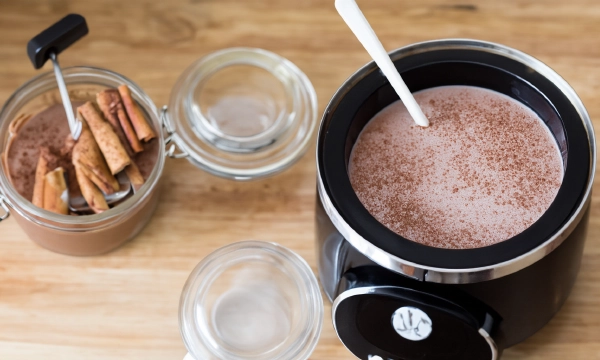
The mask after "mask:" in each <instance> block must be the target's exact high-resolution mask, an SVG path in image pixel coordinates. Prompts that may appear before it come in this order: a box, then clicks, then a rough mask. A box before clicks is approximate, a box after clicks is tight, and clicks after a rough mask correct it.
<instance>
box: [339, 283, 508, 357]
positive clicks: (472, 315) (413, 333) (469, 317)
mask: <svg viewBox="0 0 600 360" xmlns="http://www.w3.org/2000/svg"><path fill="white" fill-rule="evenodd" d="M359 283H360V282H358V281H357V282H355V284H359ZM462 300H463V301H459V299H457V298H452V300H450V299H447V298H444V297H442V296H441V294H432V293H429V292H425V291H419V290H416V289H412V288H408V287H401V286H386V285H384V286H363V287H355V288H351V289H349V290H346V291H344V292H342V293H341V294H340V295H339V296H338V297H337V298H336V299H335V301H334V303H333V308H332V317H333V324H334V327H335V330H336V332H337V334H338V337H339V338H340V340H341V341H342V342H343V343H344V345H345V346H346V347H347V348H348V350H350V351H351V352H352V353H353V354H354V355H355V356H356V357H358V358H359V359H362V360H421V359H445V360H465V359H469V360H497V359H498V358H499V356H500V353H501V349H499V347H498V346H497V344H496V342H495V341H494V339H493V337H492V336H490V334H493V333H494V331H493V330H494V328H495V325H494V324H496V323H497V322H498V321H500V320H499V319H498V316H497V315H495V313H494V312H493V310H491V309H487V310H486V308H484V307H479V306H476V305H477V304H476V301H475V299H462ZM471 300H472V301H471ZM434 326H435V331H433V329H434Z"/></svg>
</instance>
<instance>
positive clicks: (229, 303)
mask: <svg viewBox="0 0 600 360" xmlns="http://www.w3.org/2000/svg"><path fill="white" fill-rule="evenodd" d="M322 323H323V300H322V298H321V293H320V290H319V285H318V282H317V279H316V277H315V275H314V274H313V272H312V270H311V268H310V266H309V265H308V264H307V263H306V262H305V261H304V259H302V258H301V257H300V256H298V255H297V254H296V253H294V252H292V251H291V250H289V249H287V248H285V247H282V246H280V245H277V244H274V243H269V242H262V241H243V242H238V243H234V244H231V245H228V246H225V247H223V248H221V249H218V250H217V251H215V252H213V253H212V254H210V255H208V256H207V257H206V258H204V259H203V260H202V261H201V262H200V263H199V264H198V266H196V268H195V269H194V270H193V271H192V273H191V274H190V277H189V278H188V280H187V282H186V284H185V286H184V289H183V292H182V294H181V301H180V307H179V324H180V328H181V335H182V337H183V341H184V343H185V345H186V347H187V349H188V351H189V353H190V356H191V357H192V358H194V359H198V360H200V359H202V360H213V359H214V360H217V359H230V360H245V359H253V360H305V359H308V357H309V356H310V355H311V353H312V351H313V350H314V348H315V346H316V344H317V341H318V339H319V336H320V333H321V326H322ZM188 358H189V357H188Z"/></svg>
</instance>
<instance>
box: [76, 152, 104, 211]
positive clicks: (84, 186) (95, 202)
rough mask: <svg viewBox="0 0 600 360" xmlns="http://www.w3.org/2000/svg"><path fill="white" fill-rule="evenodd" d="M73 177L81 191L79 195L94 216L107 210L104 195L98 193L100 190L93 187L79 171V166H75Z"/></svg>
mask: <svg viewBox="0 0 600 360" xmlns="http://www.w3.org/2000/svg"><path fill="white" fill-rule="evenodd" d="M75 175H76V176H77V183H78V184H79V188H80V189H81V194H82V195H83V198H84V199H85V201H87V203H88V206H89V207H90V209H92V211H94V212H95V213H96V214H99V213H101V212H103V211H106V210H108V209H109V207H108V204H107V203H106V199H104V195H102V193H101V192H100V190H99V189H98V188H97V187H96V185H94V183H93V182H92V181H91V180H90V179H89V178H88V177H87V176H85V174H84V173H83V172H82V171H81V166H80V165H78V164H75Z"/></svg>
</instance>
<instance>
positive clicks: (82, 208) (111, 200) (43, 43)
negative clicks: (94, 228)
mask: <svg viewBox="0 0 600 360" xmlns="http://www.w3.org/2000/svg"><path fill="white" fill-rule="evenodd" d="M87 33H88V27H87V23H86V21H85V18H84V17H83V16H81V15H78V14H69V15H67V16H65V17H64V18H62V19H61V20H59V21H58V22H57V23H55V24H54V25H52V26H50V27H49V28H47V29H46V30H44V31H42V32H41V33H39V34H38V35H37V36H35V37H34V38H33V39H31V40H30V41H29V43H27V55H28V56H29V59H30V60H31V63H32V64H33V66H34V68H36V69H40V68H41V67H42V66H44V64H45V63H46V61H48V60H49V59H50V60H51V61H52V64H53V67H54V76H55V77H56V82H57V84H58V90H59V92H60V97H61V100H62V103H63V106H64V108H65V114H66V116H67V120H68V122H69V130H70V132H71V136H72V137H73V139H74V140H75V141H77V140H78V139H79V136H80V135H81V131H82V127H83V124H82V121H81V120H80V119H78V118H77V117H76V116H75V113H74V111H73V105H72V104H71V98H70V97H69V92H68V90H67V85H66V83H65V79H64V77H63V74H62V70H61V68H60V65H59V64H58V54H59V53H61V52H62V51H64V50H65V49H67V48H68V47H69V46H71V45H72V44H73V43H75V42H76V41H77V40H79V39H81V38H82V37H83V36H85V35H87ZM117 181H118V182H119V190H118V191H116V192H115V193H113V194H103V195H104V198H105V200H106V203H107V204H108V205H114V204H115V203H118V202H119V201H122V200H123V199H125V198H126V197H127V196H129V194H130V193H131V192H132V191H133V193H135V192H136V191H137V190H138V189H137V188H136V187H135V186H133V185H132V183H131V181H130V180H129V178H128V177H127V175H126V174H125V173H123V172H122V173H120V174H118V175H117ZM69 210H70V211H72V212H76V213H90V212H91V211H92V210H91V208H90V206H89V205H88V203H87V201H86V200H85V198H84V197H83V196H82V195H80V196H77V197H70V198H69Z"/></svg>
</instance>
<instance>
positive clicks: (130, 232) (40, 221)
mask: <svg viewBox="0 0 600 360" xmlns="http://www.w3.org/2000/svg"><path fill="white" fill-rule="evenodd" d="M63 76H64V78H65V82H66V84H67V87H68V90H69V95H70V97H71V101H73V102H75V101H93V100H95V97H96V93H98V92H99V91H102V90H104V89H107V88H115V87H117V86H119V85H122V84H126V85H128V86H129V88H130V89H131V92H132V96H133V98H134V99H135V101H136V102H137V103H138V104H139V105H140V107H141V109H142V111H144V112H145V114H146V116H147V118H148V119H149V120H150V121H151V123H152V125H153V126H154V129H155V130H157V133H158V134H159V135H164V137H163V136H158V137H157V139H156V141H158V142H159V143H158V148H159V154H158V161H157V163H156V166H155V168H154V170H153V171H152V172H151V174H150V176H149V178H148V179H147V181H146V183H145V184H144V186H143V187H142V188H141V189H140V190H139V191H137V192H136V194H135V195H134V196H132V197H130V198H128V199H127V200H126V201H124V202H123V203H121V204H119V205H118V206H116V207H114V208H112V209H110V210H108V211H106V212H103V213H101V214H96V215H86V216H66V215H58V214H55V213H51V212H49V211H46V210H43V209H40V208H38V207H36V206H34V205H33V204H32V203H31V202H30V201H29V200H27V199H25V198H24V197H22V196H21V195H20V194H18V193H17V191H16V190H15V189H14V188H13V187H12V185H11V183H10V179H9V176H8V174H7V172H6V169H5V168H4V167H1V168H0V221H2V220H4V219H5V218H6V217H7V216H8V213H9V210H10V212H11V213H12V214H13V215H14V217H15V219H16V221H17V222H18V223H19V225H20V226H21V227H22V228H23V230H24V231H25V233H27V235H28V236H29V237H30V238H31V239H32V240H33V241H35V242H36V243H38V244H40V245H41V246H43V247H45V248H47V249H50V250H52V251H55V252H59V253H63V254H69V255H96V254H101V253H105V252H108V251H110V250H112V249H114V248H116V247H118V246H119V245H121V244H123V243H124V242H126V241H128V240H130V239H132V238H133V237H135V236H136V235H137V234H138V233H139V232H140V231H141V230H142V229H143V228H144V226H145V225H146V224H147V223H148V221H149V220H150V218H151V216H152V214H153V212H154V210H155V209H156V206H157V204H158V197H159V193H160V187H159V184H160V179H161V176H162V172H163V168H164V163H165V157H166V156H169V157H172V158H187V159H188V160H189V161H190V162H191V163H192V164H194V165H195V166H196V167H198V168H200V169H202V170H204V171H208V172H210V173H212V174H214V175H217V176H221V177H224V178H228V179H233V180H252V179H257V178H262V177H266V176H271V175H274V174H277V173H279V172H281V171H283V170H285V169H287V168H288V167H289V166H291V165H292V164H294V163H295V162H296V161H297V160H298V159H299V158H300V157H301V156H302V155H304V153H305V152H306V150H307V149H308V146H309V145H310V140H311V138H312V135H313V133H314V130H315V128H316V124H317V101H316V94H315V90H314V88H313V86H312V84H311V83H310V81H309V80H308V78H307V77H306V75H304V73H302V71H301V70H300V69H298V67H296V66H295V65H294V64H292V63H291V62H289V61H288V60H286V59H284V58H282V57H280V56H279V55H277V54H274V53H271V52H269V51H265V50H261V49H254V48H232V49H225V50H221V51H218V52H215V53H212V54H209V55H207V56H205V57H203V58H200V59H199V60H197V61H196V62H194V63H193V64H192V65H191V66H190V67H189V68H188V69H187V70H186V71H185V72H184V73H183V74H182V75H181V76H180V78H179V80H178V81H177V84H176V85H175V87H174V89H173V91H172V93H171V99H170V102H169V110H168V111H167V107H166V106H165V107H163V109H162V111H160V113H159V111H157V108H156V107H155V105H154V103H153V102H152V100H151V99H150V98H149V97H148V95H147V94H146V93H144V91H143V90H142V89H141V88H140V87H138V86H137V85H136V84H135V83H133V82H132V81H131V80H129V79H127V78H126V77H124V76H122V75H119V74H117V73H114V72H112V71H110V70H106V69H99V68H92V67H72V68H65V69H63ZM60 102H61V100H60V96H59V93H58V86H57V83H56V80H55V78H54V74H53V73H45V74H42V75H40V76H37V77H35V78H33V79H32V80H30V81H29V82H27V83H26V84H24V85H23V86H21V87H20V88H18V89H17V90H16V91H15V93H14V94H13V95H12V96H11V97H10V98H9V99H8V101H7V102H6V103H5V105H4V107H3V108H2V110H1V111H0V153H2V152H4V151H5V150H6V148H7V143H8V140H9V126H10V123H11V122H12V121H13V119H15V118H17V117H18V116H20V115H35V114H37V113H38V112H39V111H41V110H43V109H44V108H46V107H48V106H50V105H54V104H57V103H60ZM166 146H168V148H166Z"/></svg>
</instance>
